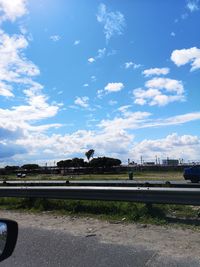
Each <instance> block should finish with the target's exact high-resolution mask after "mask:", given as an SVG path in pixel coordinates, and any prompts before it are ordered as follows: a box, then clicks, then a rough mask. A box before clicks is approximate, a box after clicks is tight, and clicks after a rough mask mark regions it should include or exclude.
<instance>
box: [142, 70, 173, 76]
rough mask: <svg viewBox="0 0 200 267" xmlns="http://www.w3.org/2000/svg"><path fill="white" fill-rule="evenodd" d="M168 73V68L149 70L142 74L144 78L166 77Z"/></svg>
mask: <svg viewBox="0 0 200 267" xmlns="http://www.w3.org/2000/svg"><path fill="white" fill-rule="evenodd" d="M169 72H170V70H169V68H151V69H146V70H144V71H143V72H142V74H143V75H144V76H145V77H149V76H152V75H167V74H168V73H169Z"/></svg>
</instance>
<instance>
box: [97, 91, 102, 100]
mask: <svg viewBox="0 0 200 267" xmlns="http://www.w3.org/2000/svg"><path fill="white" fill-rule="evenodd" d="M103 96H104V90H102V89H100V90H97V97H98V98H99V99H102V98H103Z"/></svg>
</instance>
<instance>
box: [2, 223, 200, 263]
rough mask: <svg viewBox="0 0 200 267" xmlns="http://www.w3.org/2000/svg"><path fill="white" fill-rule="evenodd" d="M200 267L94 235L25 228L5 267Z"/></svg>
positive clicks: (22, 229)
mask: <svg viewBox="0 0 200 267" xmlns="http://www.w3.org/2000/svg"><path fill="white" fill-rule="evenodd" d="M161 265H162V266H163V267H164V266H168V267H169V266H174V267H175V266H185V267H186V266H187V267H188V266H190V267H191V266H200V265H199V264H198V262H197V261H192V260H191V259H188V260H187V261H182V260H180V259H179V260H177V259H174V258H173V257H171V258H170V257H162V258H160V257H157V254H156V253H155V251H151V250H146V249H144V248H142V247H141V248H139V247H137V246H136V247H135V246H121V245H114V244H103V243H100V242H99V241H98V239H97V238H96V237H95V236H93V235H91V236H87V237H86V236H84V237H74V236H72V235H70V234H66V233H62V232H61V231H55V230H54V231H52V230H44V229H42V230H40V229H38V228H31V227H30V228H21V229H20V232H19V240H18V243H17V247H16V250H15V252H14V254H13V256H12V257H11V258H10V259H8V260H6V261H4V262H2V263H1V266H5V267H13V266H20V267H34V266H35V267H36V266H37V267H38V266H52V267H55V266H68V267H70V266H71V267H72V266H73V267H75V266H76V267H83V266H87V267H89V266H91V267H93V266H97V267H100V266H101V267H105V266H113V267H118V266H119V267H122V266H123V267H125V266H127V267H128V266H134V267H139V266H140V267H143V266H161Z"/></svg>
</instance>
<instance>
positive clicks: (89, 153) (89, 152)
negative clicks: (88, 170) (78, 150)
mask: <svg viewBox="0 0 200 267" xmlns="http://www.w3.org/2000/svg"><path fill="white" fill-rule="evenodd" d="M85 156H86V157H87V159H88V161H90V158H93V156H94V149H90V150H88V151H87V152H85Z"/></svg>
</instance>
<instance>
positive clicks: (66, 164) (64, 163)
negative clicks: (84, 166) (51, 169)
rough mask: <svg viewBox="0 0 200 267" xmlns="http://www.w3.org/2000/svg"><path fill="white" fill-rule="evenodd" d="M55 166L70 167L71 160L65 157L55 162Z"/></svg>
mask: <svg viewBox="0 0 200 267" xmlns="http://www.w3.org/2000/svg"><path fill="white" fill-rule="evenodd" d="M57 166H58V167H59V168H61V167H64V168H69V167H72V160H71V159H66V160H61V161H58V162H57Z"/></svg>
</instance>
